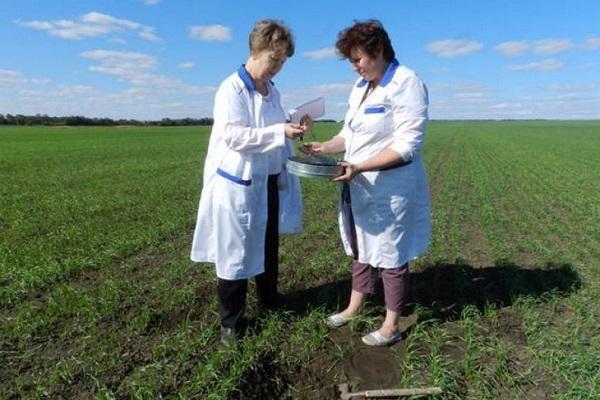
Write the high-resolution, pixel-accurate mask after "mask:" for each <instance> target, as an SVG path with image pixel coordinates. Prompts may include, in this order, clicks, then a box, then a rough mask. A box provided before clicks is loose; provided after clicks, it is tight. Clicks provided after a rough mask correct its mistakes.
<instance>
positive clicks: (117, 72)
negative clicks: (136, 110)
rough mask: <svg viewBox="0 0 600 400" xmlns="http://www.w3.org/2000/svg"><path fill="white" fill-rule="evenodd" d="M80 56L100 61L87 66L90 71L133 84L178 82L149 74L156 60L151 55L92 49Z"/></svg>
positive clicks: (168, 83) (169, 83) (166, 84)
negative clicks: (112, 76)
mask: <svg viewBox="0 0 600 400" xmlns="http://www.w3.org/2000/svg"><path fill="white" fill-rule="evenodd" d="M81 56H83V57H85V58H89V59H92V60H98V61H100V65H95V66H91V67H89V70H90V71H93V72H100V73H104V74H110V75H114V76H117V77H119V78H120V79H124V80H126V81H129V82H131V83H133V84H135V85H150V86H159V87H162V86H169V85H173V84H176V83H178V81H176V80H173V79H171V78H168V77H165V76H160V75H155V74H151V73H150V71H151V70H153V69H155V68H156V65H157V61H156V58H155V57H153V56H149V55H147V54H143V53H130V52H125V51H113V50H92V51H86V52H83V53H81Z"/></svg>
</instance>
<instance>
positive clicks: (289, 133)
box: [285, 123, 306, 139]
mask: <svg viewBox="0 0 600 400" xmlns="http://www.w3.org/2000/svg"><path fill="white" fill-rule="evenodd" d="M305 132H306V129H304V128H303V127H302V126H300V125H298V124H293V123H287V124H285V136H286V137H287V138H290V139H296V138H299V137H301V136H304V133H305Z"/></svg>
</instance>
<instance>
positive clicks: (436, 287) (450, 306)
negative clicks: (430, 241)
mask: <svg viewBox="0 0 600 400" xmlns="http://www.w3.org/2000/svg"><path fill="white" fill-rule="evenodd" d="M580 285H581V280H580V278H579V275H578V273H577V271H575V269H574V268H573V267H572V266H571V265H570V264H552V263H549V264H546V265H544V266H540V267H521V266H519V265H516V264H514V263H511V262H509V261H504V260H502V261H498V262H496V264H495V265H494V266H490V267H483V268H474V267H472V266H470V265H469V264H467V263H464V262H460V261H459V262H455V263H438V264H434V265H430V266H425V267H424V268H421V269H420V270H418V271H411V274H410V286H411V295H410V298H409V301H410V304H409V306H408V309H407V312H408V313H410V312H411V311H412V308H413V307H414V305H415V304H418V305H420V306H421V307H422V308H425V309H426V310H428V311H429V312H430V315H428V316H427V317H428V318H436V319H440V320H442V321H446V320H449V319H454V318H456V317H458V316H459V315H460V313H461V312H462V310H463V309H464V308H465V307H466V306H475V307H477V308H478V309H479V310H480V311H483V309H484V307H485V305H486V304H489V305H492V306H495V307H506V306H510V305H512V303H513V301H514V300H515V299H516V298H517V297H520V296H527V297H533V298H539V299H541V300H542V301H543V298H544V296H545V295H548V294H551V293H556V294H559V295H567V294H570V293H572V292H574V291H577V290H578V289H579V287H580ZM378 289H379V290H378V292H377V294H376V295H375V296H373V298H372V299H371V303H374V304H375V305H383V296H382V293H381V292H382V291H381V280H380V281H379V282H378ZM350 290H351V283H350V279H345V280H341V281H338V282H330V283H326V284H323V285H320V286H315V287H312V288H308V289H300V290H297V291H293V292H291V293H288V294H287V295H286V307H287V308H288V309H289V310H291V311H294V312H296V313H298V314H301V315H302V314H305V313H307V312H309V311H310V310H311V309H314V308H317V307H324V308H325V309H326V310H327V311H331V312H333V311H335V310H338V309H339V307H340V306H345V305H346V304H347V302H348V299H349V295H350Z"/></svg>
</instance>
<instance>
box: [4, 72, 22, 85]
mask: <svg viewBox="0 0 600 400" xmlns="http://www.w3.org/2000/svg"><path fill="white" fill-rule="evenodd" d="M24 81H25V77H24V76H23V74H21V73H19V72H16V71H9V70H7V69H0V83H18V82H24Z"/></svg>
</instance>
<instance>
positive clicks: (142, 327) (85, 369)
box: [0, 121, 600, 399]
mask: <svg viewBox="0 0 600 400" xmlns="http://www.w3.org/2000/svg"><path fill="white" fill-rule="evenodd" d="M337 129H339V125H337V124H317V126H316V127H315V128H314V130H315V133H316V135H317V137H319V138H321V139H326V138H329V137H331V136H332V135H333V134H335V133H336V132H337ZM208 137H209V128H206V127H182V128H66V127H60V128H47V127H46V128H41V127H27V128H24V127H16V128H15V127H2V128H0V304H1V307H0V365H2V366H3V367H2V368H0V398H48V397H51V398H56V397H64V398H71V397H76V396H79V397H89V398H99V399H112V398H136V399H146V398H214V399H218V398H234V399H235V398H305V399H312V398H337V397H338V393H337V392H336V387H337V386H336V385H337V383H340V382H343V381H350V383H351V384H352V385H353V387H354V388H357V389H361V388H365V387H368V385H369V384H371V385H375V384H377V383H376V382H375V381H369V380H368V379H367V378H365V377H364V376H363V375H361V373H360V372H357V368H356V357H358V356H362V355H365V356H367V357H368V356H369V354H371V353H368V351H369V349H365V347H364V346H362V345H361V344H360V336H361V335H363V334H365V333H366V332H368V331H369V330H370V329H373V328H376V327H377V326H378V325H379V324H380V322H381V316H382V315H383V305H382V302H381V299H380V298H378V297H376V298H373V299H370V301H369V306H368V307H367V308H366V309H365V313H364V314H363V315H362V316H361V318H359V319H357V320H356V321H353V323H352V324H350V326H349V327H347V328H343V329H342V330H337V331H329V330H327V328H326V327H325V325H324V323H323V317H324V316H325V315H327V313H329V312H332V311H333V310H335V309H337V308H338V306H343V305H344V304H345V302H346V301H347V294H348V291H349V279H350V274H349V260H348V258H347V257H346V256H345V255H344V254H343V251H342V248H341V243H340V240H339V233H338V227H337V214H336V204H337V186H336V185H335V184H332V183H330V182H327V181H324V180H312V179H311V180H309V179H303V180H302V184H303V192H304V201H305V212H304V225H305V230H304V232H303V233H301V234H298V235H290V236H282V238H281V249H280V259H281V261H280V264H281V273H280V276H281V284H280V288H281V290H282V292H283V293H285V294H286V295H287V297H288V310H287V311H281V312H277V313H271V314H268V315H266V316H261V315H259V314H258V310H257V307H256V300H255V297H254V295H253V290H252V289H253V287H252V285H251V288H250V289H251V290H249V296H248V301H249V304H248V310H247V315H248V317H249V322H250V326H249V330H248V333H247V335H246V337H245V339H244V340H243V341H242V342H241V343H240V344H239V345H237V346H235V347H222V346H219V343H218V317H217V316H216V299H215V277H214V271H213V270H212V268H210V267H207V266H205V265H195V264H193V263H191V262H190V261H189V259H188V254H189V247H190V242H191V235H192V230H193V227H194V223H195V217H196V211H197V202H198V198H199V195H200V188H201V172H202V171H201V169H202V164H203V159H204V156H205V152H206V146H207V143H208ZM598 154H600V122H594V121H589V122H588V121H581V122H561V121H555V122H549V121H523V122H516V121H514V122H435V121H434V122H432V123H431V124H430V126H429V129H428V134H427V139H426V145H425V147H424V149H423V156H424V159H425V161H426V166H427V171H428V175H429V181H430V191H431V194H432V218H433V237H432V244H431V249H430V251H429V252H428V253H427V254H426V255H425V256H424V257H422V258H421V259H419V260H418V261H417V262H416V263H415V265H414V267H413V268H412V274H411V275H412V276H411V279H412V287H413V293H412V297H411V309H410V316H409V317H408V318H407V319H406V321H403V326H404V328H407V329H408V333H409V334H408V338H407V340H406V341H405V342H404V343H402V344H400V345H398V346H395V347H393V348H391V349H389V350H385V351H387V352H388V353H385V354H386V355H388V356H389V357H388V358H386V360H387V361H386V362H389V365H386V368H387V370H388V371H389V372H390V374H391V375H390V376H396V377H397V378H394V379H395V381H394V382H392V383H389V382H388V383H387V384H388V386H394V387H414V386H432V385H439V386H442V387H443V388H444V390H445V391H444V394H443V395H442V396H440V398H448V399H464V398H468V399H488V398H489V399H495V398H503V399H510V398H514V399H522V398H532V399H536V398H553V399H586V398H590V399H592V398H598V397H600V373H599V371H600V327H599V326H600V325H599V324H598V321H600V272H599V271H600V262H599V260H600V243H599V241H600V224H599V223H598V221H600V215H599V214H600V213H599V210H600V196H599V195H598V193H600V158H599V157H598V156H597V155H598ZM365 352H367V353H365ZM373 354H375V355H377V354H378V353H373ZM371 355H372V354H371ZM359 366H360V365H359ZM359 369H360V368H359ZM361 385H362V386H361Z"/></svg>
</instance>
